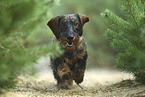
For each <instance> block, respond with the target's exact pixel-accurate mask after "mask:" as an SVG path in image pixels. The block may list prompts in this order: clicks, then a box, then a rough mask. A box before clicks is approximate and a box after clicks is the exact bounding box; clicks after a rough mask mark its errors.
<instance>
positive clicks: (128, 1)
mask: <svg viewBox="0 0 145 97" xmlns="http://www.w3.org/2000/svg"><path fill="white" fill-rule="evenodd" d="M127 1H128V6H129V9H130V11H131V14H132V17H133V19H134V21H135V23H136V25H137V27H139V25H138V23H137V20H136V18H135V16H134V14H133V11H132V9H131V6H130V3H129V0H127Z"/></svg>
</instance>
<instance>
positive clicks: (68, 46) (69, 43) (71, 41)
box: [60, 37, 79, 51]
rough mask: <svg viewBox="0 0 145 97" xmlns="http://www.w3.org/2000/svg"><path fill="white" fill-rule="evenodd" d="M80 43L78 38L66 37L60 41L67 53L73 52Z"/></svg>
mask: <svg viewBox="0 0 145 97" xmlns="http://www.w3.org/2000/svg"><path fill="white" fill-rule="evenodd" d="M78 41H79V38H78V37H66V38H62V39H61V40H60V43H61V45H62V46H63V47H64V49H65V50H67V51H72V50H74V48H75V47H76V46H77V44H78Z"/></svg>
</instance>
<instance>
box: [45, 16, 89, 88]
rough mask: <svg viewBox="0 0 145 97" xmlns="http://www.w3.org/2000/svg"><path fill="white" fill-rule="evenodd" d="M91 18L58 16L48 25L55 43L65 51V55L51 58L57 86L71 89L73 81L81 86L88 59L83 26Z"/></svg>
mask: <svg viewBox="0 0 145 97" xmlns="http://www.w3.org/2000/svg"><path fill="white" fill-rule="evenodd" d="M88 21H89V17H88V16H86V15H82V14H68V15H58V16H56V17H54V18H52V19H50V20H49V21H48V23H47V25H48V26H49V28H50V29H51V30H52V32H53V34H54V37H53V41H58V42H59V43H60V46H61V47H62V49H63V50H64V53H63V55H61V56H59V57H54V58H51V68H52V70H53V75H54V78H55V79H56V80H57V86H58V87H59V88H61V89H70V88H71V87H72V86H73V80H74V81H75V82H76V83H77V84H78V85H79V84H80V83H81V82H82V81H83V78H84V72H85V69H86V60H87V57H88V54H87V49H86V42H85V40H84V37H83V25H84V24H85V23H86V22H88Z"/></svg>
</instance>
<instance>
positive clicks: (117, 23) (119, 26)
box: [104, 14, 140, 32]
mask: <svg viewBox="0 0 145 97" xmlns="http://www.w3.org/2000/svg"><path fill="white" fill-rule="evenodd" d="M104 16H105V17H106V18H108V15H107V14H105V15H104ZM108 20H110V21H111V22H112V23H114V24H115V25H117V26H119V27H121V28H123V29H126V30H130V31H132V29H129V28H126V27H123V26H122V25H120V24H118V23H116V22H114V21H113V20H112V19H111V18H108ZM135 32H140V31H139V30H135Z"/></svg>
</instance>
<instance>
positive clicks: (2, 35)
mask: <svg viewBox="0 0 145 97" xmlns="http://www.w3.org/2000/svg"><path fill="white" fill-rule="evenodd" d="M54 3H55V2H54V1H53V0H1V1H0V14H1V15H0V90H1V89H3V88H5V89H6V88H10V87H12V86H14V84H15V83H16V77H17V76H18V75H19V74H20V73H21V72H23V68H24V67H25V66H26V65H29V64H32V63H34V62H36V61H37V60H38V59H39V58H40V57H41V56H48V55H50V56H54V55H59V54H61V53H62V51H61V49H60V47H59V46H58V43H55V44H53V45H49V44H46V43H44V41H43V43H41V40H43V36H45V38H47V39H49V37H46V36H47V35H48V32H47V31H46V30H43V29H46V28H47V25H46V24H47V21H48V16H50V13H49V10H50V8H51V6H52V5H54ZM47 29H48V28H47ZM42 31H43V32H42ZM42 33H43V34H42ZM36 36H37V37H36ZM38 36H41V38H40V37H39V38H38ZM40 39H41V40H40ZM45 41H46V39H45ZM47 41H48V40H47Z"/></svg>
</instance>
